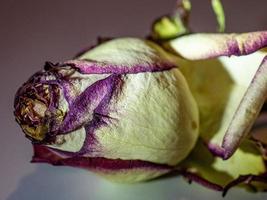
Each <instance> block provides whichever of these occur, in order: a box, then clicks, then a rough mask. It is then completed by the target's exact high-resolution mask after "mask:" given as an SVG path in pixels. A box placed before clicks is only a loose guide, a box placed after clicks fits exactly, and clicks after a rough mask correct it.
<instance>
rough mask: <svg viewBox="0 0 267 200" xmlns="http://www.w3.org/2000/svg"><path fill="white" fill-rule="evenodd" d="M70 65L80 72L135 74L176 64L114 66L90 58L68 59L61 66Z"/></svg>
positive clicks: (160, 69) (162, 69)
mask: <svg viewBox="0 0 267 200" xmlns="http://www.w3.org/2000/svg"><path fill="white" fill-rule="evenodd" d="M66 65H69V66H72V67H73V68H75V69H77V70H78V71H79V72H80V73H82V74H109V73H114V74H136V73H141V72H159V71H165V70H170V69H172V68H175V67H176V66H175V65H174V64H172V63H155V64H154V65H147V66H146V65H136V66H132V67H129V66H116V65H109V64H106V63H100V62H96V61H91V60H70V61H67V62H64V63H62V66H66Z"/></svg>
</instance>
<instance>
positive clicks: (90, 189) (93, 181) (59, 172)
mask: <svg viewBox="0 0 267 200" xmlns="http://www.w3.org/2000/svg"><path fill="white" fill-rule="evenodd" d="M223 2H224V4H225V10H226V14H227V19H228V21H227V31H228V32H245V31H256V30H263V29H266V26H267V14H266V8H267V1H266V0H253V1H252V0H231V1H230V0H224V1H223ZM174 3H175V0H139V1H138V0H136V1H133V0H106V1H104V0H76V1H74V0H73V1H71V0H69V1H67V0H45V1H43V0H42V1H41V0H1V4H0V27H1V28H0V61H1V67H0V68H1V71H0V72H1V74H0V75H1V79H0V81H1V84H0V88H1V90H0V91H1V98H0V101H1V103H0V105H1V112H0V116H1V120H0V123H1V140H0V148H1V151H0V163H1V164H0V199H1V200H4V199H8V200H18V199H19V200H31V199H34V200H35V199H40V200H41V199H50V200H53V199H55V200H61V199H62V200H63V199H64V200H69V199H75V200H92V199H93V200H102V199H134V200H136V199H160V200H163V199H164V200H178V199H179V200H186V199H205V198H209V199H221V197H220V194H219V193H216V192H213V191H210V190H207V189H205V188H203V187H201V186H197V185H196V184H193V185H194V187H193V186H190V185H188V184H187V183H186V181H184V180H183V179H182V178H179V177H175V178H170V179H167V180H157V181H154V182H150V183H142V184H136V185H117V184H112V183H110V182H107V181H105V180H103V179H101V178H98V177H96V176H95V175H93V174H92V173H88V172H87V171H83V170H79V169H73V168H68V167H52V166H49V165H45V164H42V165H41V164H30V163H29V160H30V159H31V154H32V149H31V145H30V143H29V141H27V140H26V139H25V138H24V136H23V134H22V131H21V130H20V128H19V127H18V125H17V124H16V123H15V122H14V117H13V114H12V112H13V108H12V104H13V98H14V94H15V91H16V89H17V88H18V87H19V86H20V85H21V84H22V83H23V82H24V81H25V80H26V79H27V78H28V77H29V76H30V75H31V74H32V73H33V72H35V71H37V70H39V69H41V68H42V66H43V64H44V62H45V61H47V60H50V61H53V62H56V61H63V60H65V59H69V58H71V57H72V56H73V55H74V54H75V53H76V52H78V51H79V50H80V49H83V48H84V47H87V46H90V45H91V44H94V43H95V41H96V38H97V36H109V37H119V36H138V37H143V36H145V35H147V34H148V33H149V28H150V24H151V22H152V21H153V20H154V19H155V18H157V17H158V16H161V15H163V14H166V13H169V12H170V11H171V10H172V9H173V7H174ZM192 3H193V16H192V23H191V24H192V27H193V28H194V30H195V31H209V32H211V31H214V30H215V26H216V23H215V19H214V17H213V14H212V11H211V8H210V6H209V0H202V1H200V0H192ZM266 198H267V194H263V193H258V194H249V193H247V192H245V191H243V190H238V189H234V190H232V191H231V192H230V193H229V194H228V196H227V197H226V198H225V199H266Z"/></svg>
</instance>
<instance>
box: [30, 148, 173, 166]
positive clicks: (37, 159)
mask: <svg viewBox="0 0 267 200" xmlns="http://www.w3.org/2000/svg"><path fill="white" fill-rule="evenodd" d="M33 149H34V155H33V158H32V161H31V162H32V163H49V164H52V165H65V166H71V167H79V168H83V169H95V170H111V171H116V170H123V169H135V168H147V169H155V170H166V171H171V170H172V169H173V167H172V166H169V165H165V164H157V163H152V162H148V161H142V160H121V159H107V158H104V157H80V156H74V157H69V158H66V157H65V158H64V157H61V156H60V155H59V154H57V153H56V152H54V150H53V149H51V148H49V147H46V146H44V145H33Z"/></svg>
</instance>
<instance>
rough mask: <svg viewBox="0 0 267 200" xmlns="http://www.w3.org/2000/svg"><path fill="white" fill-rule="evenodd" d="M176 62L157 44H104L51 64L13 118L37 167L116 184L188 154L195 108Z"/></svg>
mask: <svg viewBox="0 0 267 200" xmlns="http://www.w3.org/2000/svg"><path fill="white" fill-rule="evenodd" d="M175 61H176V58H175V57H173V56H171V55H170V54H168V53H166V52H165V51H163V50H162V48H161V47H160V46H158V45H156V44H155V43H153V42H150V41H148V40H142V39H134V38H123V39H114V40H111V41H108V42H104V43H102V44H100V45H98V46H96V47H94V48H92V49H90V50H89V51H87V52H84V53H83V54H82V55H80V56H79V57H78V58H76V59H74V60H70V61H66V62H63V63H58V64H52V63H46V65H45V67H44V69H43V70H42V71H40V72H37V73H36V74H34V75H33V76H32V77H31V78H30V79H29V80H28V81H27V82H26V83H25V84H24V85H23V86H22V87H21V88H20V89H19V90H18V92H17V94H16V98H15V105H14V107H15V116H16V119H17V122H18V123H19V124H20V126H21V127H22V129H23V131H24V133H25V135H26V136H27V138H29V139H31V140H32V143H33V148H34V156H33V159H32V162H45V163H50V164H52V165H66V166H73V167H80V168H84V169H88V170H91V171H94V172H96V173H98V174H100V175H102V176H105V177H107V178H110V179H112V180H115V181H122V182H136V181H143V180H148V179H151V178H154V177H157V176H160V175H162V174H165V173H167V172H170V171H171V170H174V168H175V167H176V166H177V164H178V163H180V162H181V161H182V160H183V159H184V158H186V157H187V156H188V154H189V153H190V151H191V150H192V148H193V147H194V146H195V144H196V140H197V138H198V132H199V131H198V126H199V120H198V109H197V105H196V102H195V100H194V99H193V96H192V94H191V92H190V90H189V87H188V85H187V82H186V80H185V78H184V76H183V75H182V74H181V72H180V70H179V69H178V68H177V67H176V63H175Z"/></svg>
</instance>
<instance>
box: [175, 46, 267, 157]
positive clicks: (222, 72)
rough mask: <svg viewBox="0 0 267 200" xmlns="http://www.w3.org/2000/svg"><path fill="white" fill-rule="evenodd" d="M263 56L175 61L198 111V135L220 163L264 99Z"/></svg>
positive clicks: (264, 63)
mask: <svg viewBox="0 0 267 200" xmlns="http://www.w3.org/2000/svg"><path fill="white" fill-rule="evenodd" d="M265 54H266V53H265V52H263V51H258V52H255V53H253V54H250V55H247V56H241V57H236V56H232V57H230V58H228V57H219V58H217V59H208V60H202V61H188V60H184V59H180V58H178V59H177V62H178V63H179V65H180V70H181V72H182V73H183V75H184V76H185V77H186V79H187V82H188V84H189V87H190V89H191V91H192V93H193V96H194V98H195V99H196V101H197V104H198V107H199V111H200V135H201V137H202V138H203V139H204V141H205V142H206V143H207V145H208V146H209V147H210V149H211V151H212V152H213V153H214V154H215V155H218V156H220V157H222V158H224V159H227V158H229V157H230V156H231V155H232V154H233V153H234V151H235V149H236V148H237V147H238V145H239V143H240V142H241V140H242V138H243V137H244V136H245V135H246V134H247V132H248V131H249V129H250V127H251V126H252V124H253V122H254V120H255V118H256V117H257V114H258V112H259V110H260V108H261V106H262V104H263V102H264V98H266V93H267V88H266V87H267V82H266V76H265V74H266V73H267V72H266V70H267V66H266V62H265V61H264V62H263V63H262V64H261V62H262V60H263V59H264V57H265ZM259 66H260V67H259ZM251 83H252V84H251ZM221 145H222V146H221ZM220 146H221V147H220Z"/></svg>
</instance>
